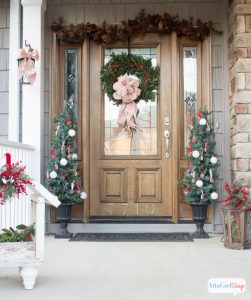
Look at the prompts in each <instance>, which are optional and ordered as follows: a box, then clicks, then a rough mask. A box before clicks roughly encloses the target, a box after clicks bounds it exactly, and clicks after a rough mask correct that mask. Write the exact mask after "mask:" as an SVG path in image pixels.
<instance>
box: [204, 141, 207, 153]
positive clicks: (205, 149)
mask: <svg viewBox="0 0 251 300" xmlns="http://www.w3.org/2000/svg"><path fill="white" fill-rule="evenodd" d="M207 148H208V141H206V142H205V145H204V151H205V152H207Z"/></svg>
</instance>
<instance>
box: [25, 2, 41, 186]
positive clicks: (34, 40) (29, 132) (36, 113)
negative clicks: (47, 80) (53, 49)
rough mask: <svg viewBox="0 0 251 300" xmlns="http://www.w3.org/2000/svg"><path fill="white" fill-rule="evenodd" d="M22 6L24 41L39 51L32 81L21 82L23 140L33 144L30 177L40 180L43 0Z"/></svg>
mask: <svg viewBox="0 0 251 300" xmlns="http://www.w3.org/2000/svg"><path fill="white" fill-rule="evenodd" d="M21 3H22V6H23V45H24V42H25V40H27V42H28V44H30V45H31V47H32V48H33V49H37V50H38V52H39V60H38V61H36V63H35V70H36V73H37V78H36V81H35V83H34V84H33V85H25V84H24V85H23V109H22V113H23V114H22V134H23V139H22V141H23V142H24V143H25V144H29V145H32V146H34V147H35V149H36V150H35V158H34V162H35V165H34V166H33V172H32V173H33V174H32V175H33V177H34V178H35V179H36V180H37V181H39V182H40V179H41V156H42V155H43V138H44V130H43V129H44V126H43V120H44V13H45V9H46V0H21Z"/></svg>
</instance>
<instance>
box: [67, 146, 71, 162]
mask: <svg viewBox="0 0 251 300" xmlns="http://www.w3.org/2000/svg"><path fill="white" fill-rule="evenodd" d="M67 154H68V155H67V158H68V159H70V158H71V146H70V145H69V146H68V150H67Z"/></svg>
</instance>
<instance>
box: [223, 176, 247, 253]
mask: <svg viewBox="0 0 251 300" xmlns="http://www.w3.org/2000/svg"><path fill="white" fill-rule="evenodd" d="M224 196H225V197H224V199H223V200H222V201H221V214H222V222H223V230H224V246H225V247H227V248H230V249H248V248H251V204H250V203H248V199H249V198H248V186H247V185H245V184H244V181H243V180H239V181H235V182H234V183H233V184H232V185H231V184H229V183H225V189H224Z"/></svg>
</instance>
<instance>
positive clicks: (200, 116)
mask: <svg viewBox="0 0 251 300" xmlns="http://www.w3.org/2000/svg"><path fill="white" fill-rule="evenodd" d="M201 118H202V112H201V111H198V120H200V119H201Z"/></svg>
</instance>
